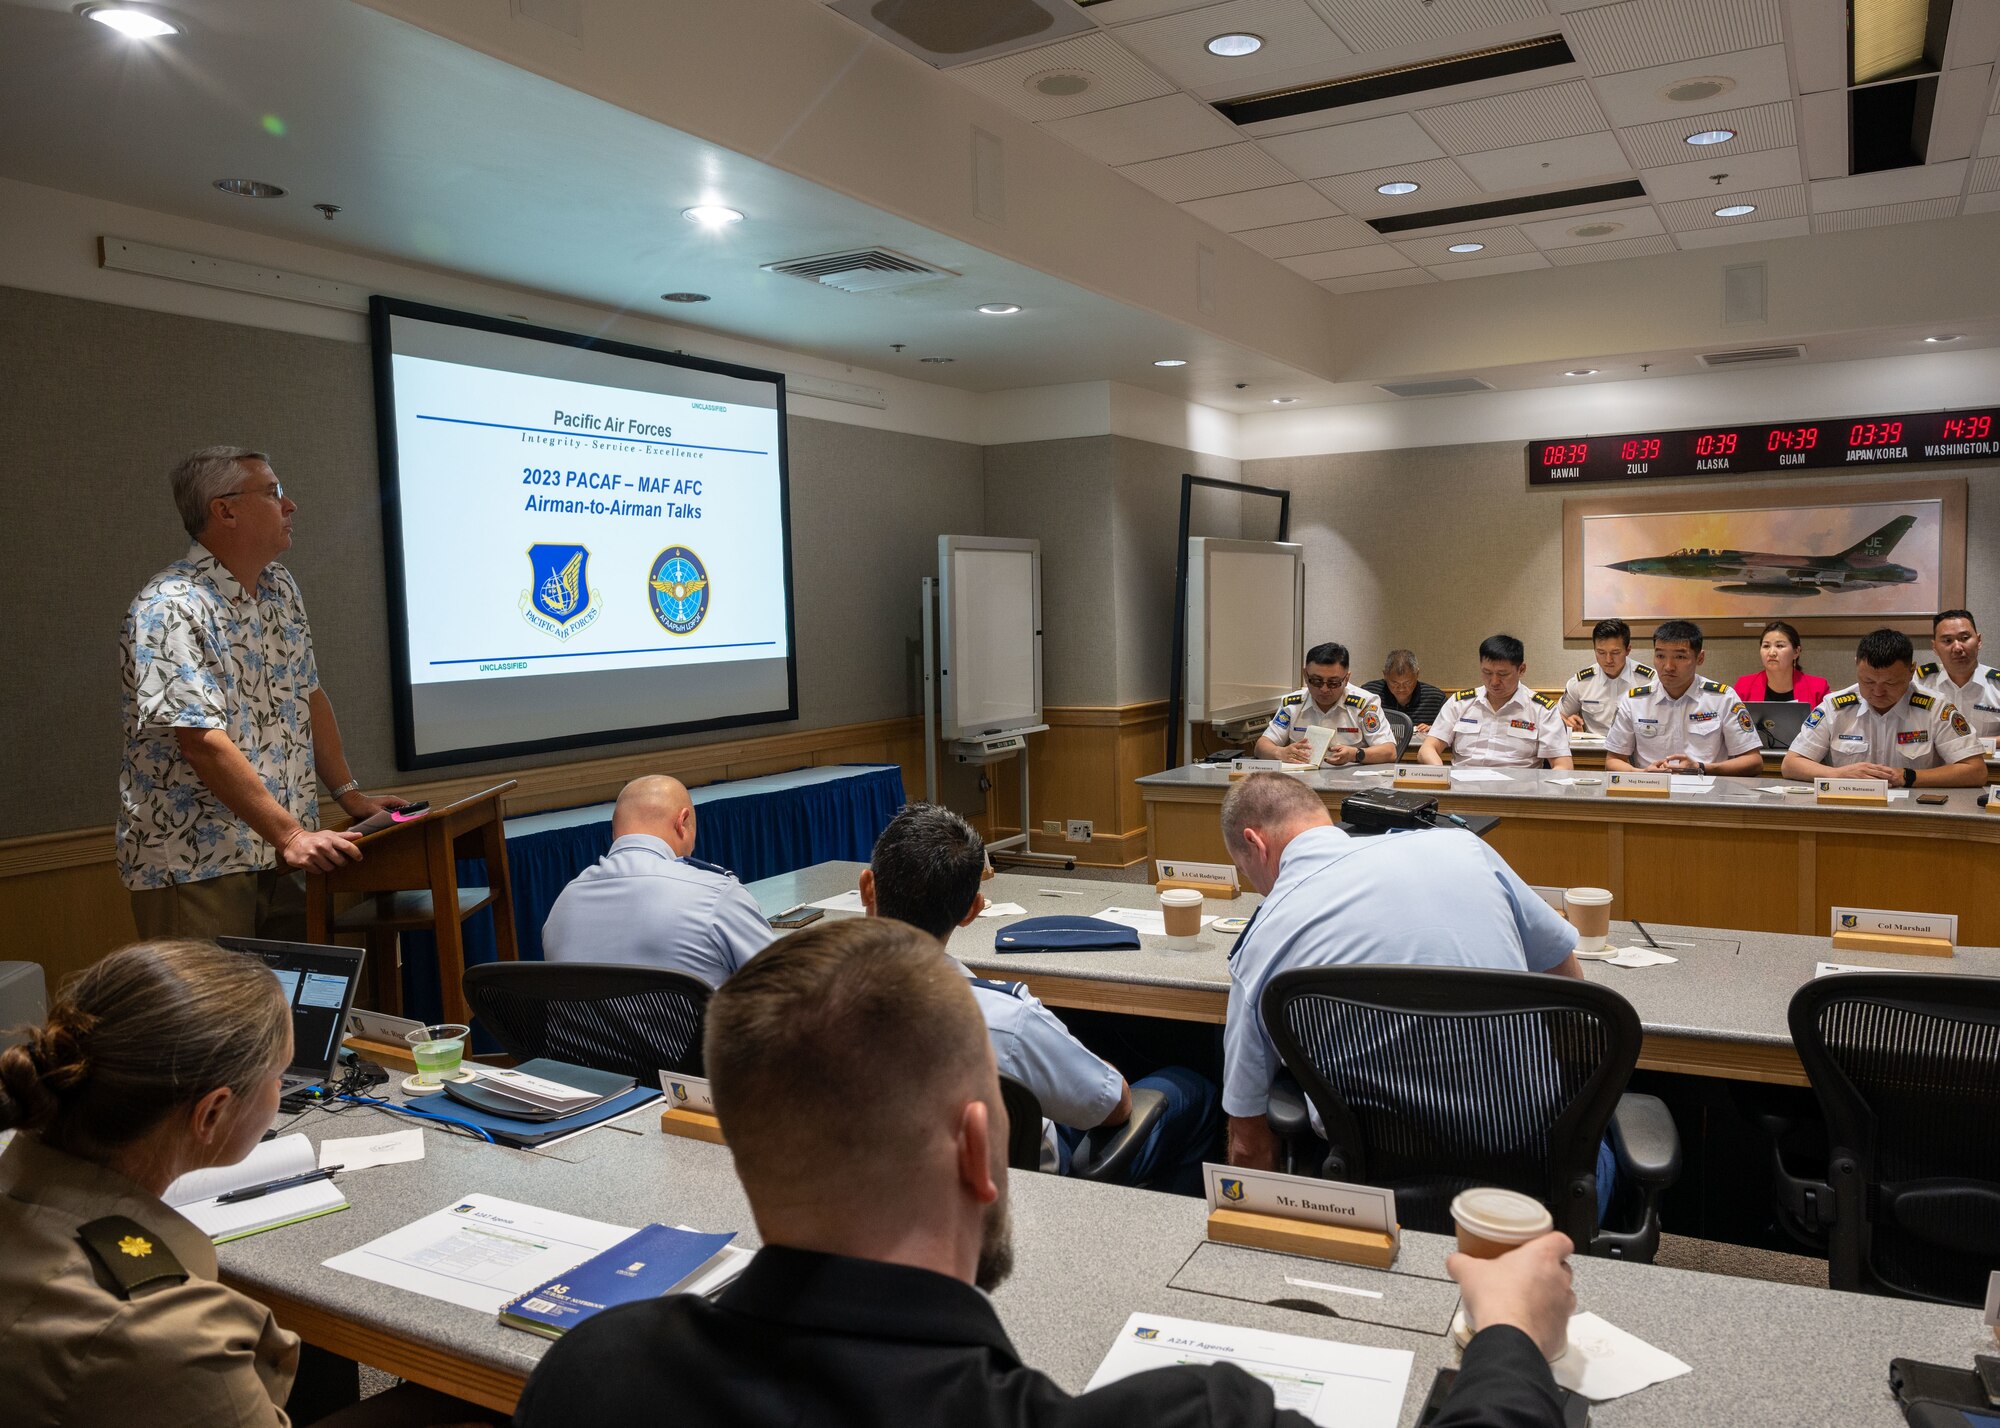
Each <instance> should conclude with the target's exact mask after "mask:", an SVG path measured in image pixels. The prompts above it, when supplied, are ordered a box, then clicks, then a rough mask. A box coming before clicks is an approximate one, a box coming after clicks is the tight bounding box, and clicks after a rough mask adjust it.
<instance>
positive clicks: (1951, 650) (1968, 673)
mask: <svg viewBox="0 0 2000 1428" xmlns="http://www.w3.org/2000/svg"><path fill="white" fill-rule="evenodd" d="M1931 653H1932V654H1933V655H1935V656H1936V658H1934V659H1927V660H1925V661H1924V662H1923V663H1922V664H1920V665H1918V666H1917V686H1918V688H1920V689H1922V690H1923V691H1924V693H1926V694H1935V695H1936V696H1937V697H1938V698H1940V699H1942V700H1944V701H1946V702H1947V703H1949V704H1955V705H1957V706H1958V712H1959V713H1960V714H1963V715H1964V716H1965V722H1966V723H1968V724H1970V725H1971V726H1972V732H1973V733H1975V734H1977V735H1978V736H1979V737H1980V738H1982V739H1991V738H1993V737H1994V736H1995V735H2000V669H1995V668H1994V667H1993V666H1992V665H1990V664H1981V663H1980V662H1979V626H1978V625H1976V624H1974V623H1973V620H1972V612H1971V611H1970V610H1946V611H1944V612H1943V613H1941V614H1939V615H1937V616H1936V617H1935V618H1933V619H1932V620H1931Z"/></svg>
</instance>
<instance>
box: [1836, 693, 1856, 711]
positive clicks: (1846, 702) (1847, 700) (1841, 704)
mask: <svg viewBox="0 0 2000 1428" xmlns="http://www.w3.org/2000/svg"><path fill="white" fill-rule="evenodd" d="M1860 702H1861V696H1860V695H1858V694H1856V693H1855V692H1854V691H1853V690H1851V689H1850V690H1848V691H1847V693H1845V694H1836V695H1834V696H1833V707H1834V708H1836V709H1848V708H1852V707H1853V706H1854V705H1856V704H1859V703H1860Z"/></svg>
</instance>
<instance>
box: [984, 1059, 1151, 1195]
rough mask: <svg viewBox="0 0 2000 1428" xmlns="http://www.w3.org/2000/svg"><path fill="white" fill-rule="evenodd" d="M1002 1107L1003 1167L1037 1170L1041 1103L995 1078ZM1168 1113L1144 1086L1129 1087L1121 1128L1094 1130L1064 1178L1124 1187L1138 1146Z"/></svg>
mask: <svg viewBox="0 0 2000 1428" xmlns="http://www.w3.org/2000/svg"><path fill="white" fill-rule="evenodd" d="M1000 1099H1001V1101H1002V1103H1004V1104H1005V1105H1006V1107H1007V1165H1008V1168H1009V1169H1012V1170H1040V1169H1041V1168H1042V1102H1041V1099H1040V1097H1038V1096H1036V1095H1035V1093H1034V1092H1033V1091H1030V1090H1029V1089H1028V1088H1027V1087H1026V1086H1023V1085H1022V1084H1021V1083H1020V1082H1019V1081H1015V1080H1011V1079H1009V1078H1008V1077H1006V1076H1002V1077H1001V1078H1000ZM1166 1113H1167V1098H1166V1097H1165V1096H1163V1095H1161V1094H1160V1093H1159V1092H1158V1091H1153V1090H1148V1089H1146V1088H1145V1087H1143V1086H1135V1087H1133V1088H1132V1114H1131V1116H1130V1117H1129V1118H1127V1120H1126V1122H1125V1124H1123V1125H1121V1126H1110V1127H1107V1128H1105V1129H1102V1130H1093V1131H1091V1132H1090V1133H1089V1134H1088V1135H1086V1136H1085V1137H1084V1138H1083V1139H1082V1140H1081V1141H1079V1142H1077V1146H1076V1149H1075V1150H1073V1151H1071V1152H1070V1157H1069V1173H1070V1175H1071V1176H1072V1177H1074V1178H1075V1179H1078V1180H1098V1181H1107V1182H1116V1183H1123V1177H1124V1174H1125V1171H1126V1169H1127V1168H1128V1167H1129V1166H1130V1165H1131V1164H1132V1157H1133V1156H1135V1155H1137V1154H1138V1153H1139V1147H1140V1146H1141V1145H1143V1144H1144V1143H1145V1140H1146V1137H1147V1136H1148V1135H1150V1134H1151V1133H1152V1130H1153V1127H1154V1126H1156V1125H1158V1124H1159V1122H1160V1117H1162V1116H1164V1115H1165V1114H1166Z"/></svg>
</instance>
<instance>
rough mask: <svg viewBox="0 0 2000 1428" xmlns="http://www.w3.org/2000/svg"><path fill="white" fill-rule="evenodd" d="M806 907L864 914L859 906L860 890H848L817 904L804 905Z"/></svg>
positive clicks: (864, 909)
mask: <svg viewBox="0 0 2000 1428" xmlns="http://www.w3.org/2000/svg"><path fill="white" fill-rule="evenodd" d="M806 905H807V906H808V907H823V908H825V909H826V910H827V911H828V912H866V911H867V910H868V909H867V908H865V907H863V906H862V905H861V889H860V888H849V889H848V890H847V891H846V892H844V893H838V894H836V895H835V896H833V897H823V898H821V899H820V900H819V901H818V902H814V903H808V904H806Z"/></svg>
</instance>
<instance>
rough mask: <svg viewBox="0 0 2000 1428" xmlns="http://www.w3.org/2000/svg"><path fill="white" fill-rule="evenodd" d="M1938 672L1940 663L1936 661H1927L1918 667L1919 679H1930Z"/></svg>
mask: <svg viewBox="0 0 2000 1428" xmlns="http://www.w3.org/2000/svg"><path fill="white" fill-rule="evenodd" d="M1937 672H1938V662H1937V661H1936V660H1934V659H1927V660H1925V661H1924V662H1923V663H1922V664H1920V665H1918V666H1917V678H1918V679H1929V678H1930V677H1931V676H1932V675H1934V674H1936V673H1937Z"/></svg>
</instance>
